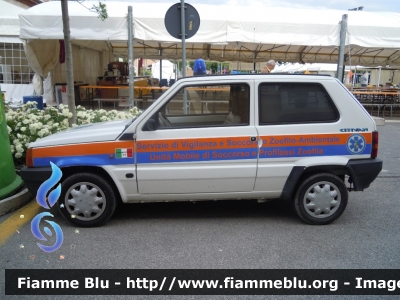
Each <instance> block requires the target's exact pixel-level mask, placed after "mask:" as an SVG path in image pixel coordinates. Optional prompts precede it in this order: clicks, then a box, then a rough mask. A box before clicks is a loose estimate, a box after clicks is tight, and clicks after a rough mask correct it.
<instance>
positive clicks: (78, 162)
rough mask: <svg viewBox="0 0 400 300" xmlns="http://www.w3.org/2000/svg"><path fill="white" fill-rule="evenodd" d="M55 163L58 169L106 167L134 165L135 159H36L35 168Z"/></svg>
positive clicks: (102, 155) (88, 157)
mask: <svg viewBox="0 0 400 300" xmlns="http://www.w3.org/2000/svg"><path fill="white" fill-rule="evenodd" d="M50 162H53V163H54V164H56V165H57V166H58V167H68V166H105V165H125V164H134V163H135V160H134V158H133V157H129V158H110V154H95V155H80V156H53V157H43V158H35V159H34V165H35V167H44V166H50Z"/></svg>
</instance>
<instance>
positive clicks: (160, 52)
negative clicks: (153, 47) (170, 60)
mask: <svg viewBox="0 0 400 300" xmlns="http://www.w3.org/2000/svg"><path fill="white" fill-rule="evenodd" d="M161 51H162V50H160V53H161ZM161 55H162V54H161ZM161 80H162V59H160V86H161Z"/></svg>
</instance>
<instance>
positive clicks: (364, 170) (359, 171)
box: [346, 158, 383, 191]
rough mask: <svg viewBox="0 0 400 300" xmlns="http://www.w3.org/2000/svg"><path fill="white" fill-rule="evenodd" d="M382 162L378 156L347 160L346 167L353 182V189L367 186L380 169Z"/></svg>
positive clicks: (362, 188) (358, 189)
mask: <svg viewBox="0 0 400 300" xmlns="http://www.w3.org/2000/svg"><path fill="white" fill-rule="evenodd" d="M382 163H383V161H382V160H381V159H379V158H370V159H357V160H349V162H348V163H347V165H346V167H347V169H348V170H349V173H350V178H351V179H350V180H351V181H352V182H353V184H354V191H363V190H364V189H366V188H368V187H369V185H370V184H371V183H372V182H373V181H374V180H375V178H376V177H377V176H378V175H379V173H380V172H381V171H382Z"/></svg>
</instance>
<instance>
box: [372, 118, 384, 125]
mask: <svg viewBox="0 0 400 300" xmlns="http://www.w3.org/2000/svg"><path fill="white" fill-rule="evenodd" d="M372 118H373V119H374V121H375V123H376V126H385V119H384V118H379V117H372Z"/></svg>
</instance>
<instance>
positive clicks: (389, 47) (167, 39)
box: [20, 1, 400, 66]
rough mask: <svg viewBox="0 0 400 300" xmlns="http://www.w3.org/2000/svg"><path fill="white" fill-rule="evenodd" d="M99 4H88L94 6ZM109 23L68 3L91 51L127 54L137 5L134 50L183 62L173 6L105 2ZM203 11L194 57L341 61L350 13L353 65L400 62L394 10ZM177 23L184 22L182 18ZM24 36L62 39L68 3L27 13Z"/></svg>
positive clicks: (190, 53) (189, 46) (77, 33)
mask: <svg viewBox="0 0 400 300" xmlns="http://www.w3.org/2000/svg"><path fill="white" fill-rule="evenodd" d="M93 4H98V2H91V1H85V2H83V5H85V6H86V7H91V6H92V5H93ZM106 5H107V11H108V18H107V19H106V20H105V21H104V22H103V21H101V20H100V19H99V18H98V17H97V15H96V14H95V13H93V12H90V11H89V10H87V9H85V8H84V7H82V5H81V4H79V3H78V2H76V1H69V2H68V7H69V8H68V9H69V16H70V26H71V37H72V39H73V40H74V42H75V43H76V42H77V41H79V43H80V44H81V45H83V46H84V45H85V44H86V43H89V42H90V43H91V48H95V47H96V48H97V49H99V50H100V49H108V48H111V49H112V51H113V53H114V55H116V56H122V57H126V56H127V54H128V49H127V39H128V37H127V17H126V16H127V12H128V6H129V5H130V6H132V11H133V19H134V55H135V57H143V58H150V59H161V58H169V59H180V58H181V56H182V53H181V43H180V40H177V39H175V38H173V37H172V36H171V35H169V33H168V32H167V30H166V28H165V25H164V17H165V13H166V12H167V10H168V9H169V7H170V6H171V4H165V3H127V2H106ZM195 8H196V9H197V11H198V12H199V15H200V28H199V30H198V32H197V33H196V34H195V35H194V36H193V37H192V38H190V39H188V40H187V41H186V42H187V43H186V51H187V53H186V56H187V58H189V59H196V58H204V59H210V60H215V61H243V62H261V61H264V62H265V61H267V60H268V59H275V60H279V61H289V62H290V61H291V62H296V61H299V62H303V63H307V62H308V63H311V62H325V63H326V62H333V63H337V61H338V46H339V44H340V42H339V35H340V21H341V20H342V16H343V15H344V14H347V15H348V30H347V31H348V35H347V38H346V45H349V46H346V57H345V61H346V64H348V63H349V57H348V55H349V51H350V55H351V62H352V64H360V65H365V66H376V65H379V64H380V65H386V64H391V65H395V64H398V65H400V14H399V13H390V12H365V11H340V10H329V11H328V10H309V9H290V8H275V7H270V8H269V10H268V12H269V13H268V18H266V17H265V9H258V8H257V7H256V6H251V7H246V6H242V7H240V6H222V5H221V6H213V5H204V4H196V5H195ZM177 21H178V20H177ZM20 24H21V33H20V37H21V38H22V39H27V40H30V39H63V30H62V18H61V5H60V3H59V2H58V1H50V2H46V3H43V4H40V5H36V6H34V7H32V8H30V9H28V10H27V11H24V12H22V13H21V14H20Z"/></svg>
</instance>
